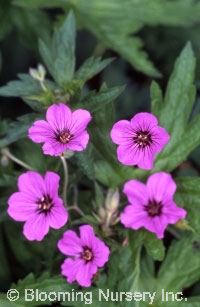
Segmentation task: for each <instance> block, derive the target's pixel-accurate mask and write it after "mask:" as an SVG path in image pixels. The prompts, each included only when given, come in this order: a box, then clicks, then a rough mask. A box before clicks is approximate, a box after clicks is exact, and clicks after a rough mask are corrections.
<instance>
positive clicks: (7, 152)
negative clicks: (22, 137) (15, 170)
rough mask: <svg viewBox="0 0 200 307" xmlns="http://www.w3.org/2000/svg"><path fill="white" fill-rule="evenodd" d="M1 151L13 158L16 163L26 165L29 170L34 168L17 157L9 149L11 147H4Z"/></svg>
mask: <svg viewBox="0 0 200 307" xmlns="http://www.w3.org/2000/svg"><path fill="white" fill-rule="evenodd" d="M1 152H2V154H3V155H5V156H6V157H8V158H9V159H10V160H12V161H13V162H15V163H17V164H19V165H21V166H22V167H24V168H26V169H28V170H30V171H32V170H33V168H32V167H31V166H30V165H28V164H26V163H25V162H23V161H21V160H20V159H18V158H16V157H15V156H14V155H13V154H11V152H10V151H9V149H7V148H4V149H2V150H1Z"/></svg>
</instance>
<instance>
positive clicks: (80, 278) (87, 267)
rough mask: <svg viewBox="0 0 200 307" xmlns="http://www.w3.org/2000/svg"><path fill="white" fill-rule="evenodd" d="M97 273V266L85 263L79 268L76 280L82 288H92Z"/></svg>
mask: <svg viewBox="0 0 200 307" xmlns="http://www.w3.org/2000/svg"><path fill="white" fill-rule="evenodd" d="M96 272H97V266H96V265H95V264H94V263H92V262H88V263H84V264H83V265H80V266H79V270H78V271H77V273H76V280H77V282H78V283H79V285H80V286H82V287H90V286H91V282H92V277H93V275H94V274H96Z"/></svg>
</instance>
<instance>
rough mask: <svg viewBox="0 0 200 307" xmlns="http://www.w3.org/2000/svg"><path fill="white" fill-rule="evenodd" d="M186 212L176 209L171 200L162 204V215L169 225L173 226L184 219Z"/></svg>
mask: <svg viewBox="0 0 200 307" xmlns="http://www.w3.org/2000/svg"><path fill="white" fill-rule="evenodd" d="M186 214H187V212H186V211H185V210H184V209H183V208H180V207H178V206H177V205H176V204H175V203H174V202H173V201H172V200H171V201H168V202H167V203H164V206H163V215H164V216H165V217H166V218H167V220H168V223H169V224H175V223H176V222H178V220H180V219H184V218H185V217H186Z"/></svg>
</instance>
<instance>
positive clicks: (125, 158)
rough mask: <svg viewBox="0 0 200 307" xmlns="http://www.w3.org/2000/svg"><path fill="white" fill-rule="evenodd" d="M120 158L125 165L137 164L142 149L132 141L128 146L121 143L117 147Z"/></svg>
mask: <svg viewBox="0 0 200 307" xmlns="http://www.w3.org/2000/svg"><path fill="white" fill-rule="evenodd" d="M117 157H118V160H119V161H120V162H121V163H123V164H125V165H137V164H138V163H139V161H140V160H141V158H142V156H141V151H140V150H139V149H138V148H137V146H136V145H134V144H132V143H130V144H127V145H126V146H125V145H124V144H123V145H119V146H118V148H117Z"/></svg>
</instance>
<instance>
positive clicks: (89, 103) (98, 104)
mask: <svg viewBox="0 0 200 307" xmlns="http://www.w3.org/2000/svg"><path fill="white" fill-rule="evenodd" d="M124 88H125V86H115V87H112V88H106V89H101V90H100V91H99V92H98V93H96V92H95V91H93V92H91V93H89V94H88V95H87V96H85V97H84V98H83V100H82V101H81V103H80V106H83V107H84V108H85V109H87V110H89V111H90V112H96V111H97V110H99V109H100V108H102V107H104V106H105V105H107V104H109V103H110V102H113V101H114V100H115V99H116V98H117V97H118V96H119V95H120V94H121V93H122V92H123V91H124Z"/></svg>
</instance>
